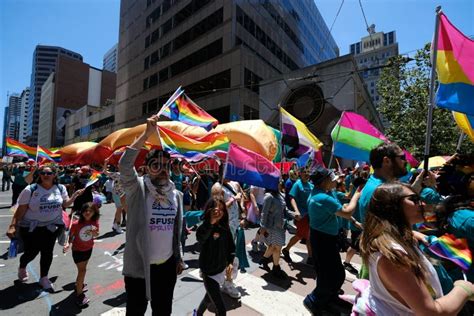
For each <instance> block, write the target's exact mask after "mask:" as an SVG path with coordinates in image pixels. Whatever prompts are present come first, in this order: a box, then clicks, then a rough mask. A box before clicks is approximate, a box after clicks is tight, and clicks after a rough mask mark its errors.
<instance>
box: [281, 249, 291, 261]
mask: <svg viewBox="0 0 474 316" xmlns="http://www.w3.org/2000/svg"><path fill="white" fill-rule="evenodd" d="M281 253H282V254H283V259H285V261H286V262H288V263H293V260H291V257H290V252H289V251H288V249H285V248H283V249H282V250H281Z"/></svg>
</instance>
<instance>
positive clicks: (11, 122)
mask: <svg viewBox="0 0 474 316" xmlns="http://www.w3.org/2000/svg"><path fill="white" fill-rule="evenodd" d="M20 105H21V104H20V95H19V94H18V93H13V94H10V96H9V97H8V126H7V131H6V132H7V134H6V137H9V138H13V139H15V140H18V136H19V134H20V113H21V107H20Z"/></svg>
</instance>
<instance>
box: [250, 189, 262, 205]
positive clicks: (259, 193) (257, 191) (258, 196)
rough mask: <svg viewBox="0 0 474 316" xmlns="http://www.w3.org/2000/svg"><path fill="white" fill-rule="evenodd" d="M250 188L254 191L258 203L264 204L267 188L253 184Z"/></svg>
mask: <svg viewBox="0 0 474 316" xmlns="http://www.w3.org/2000/svg"><path fill="white" fill-rule="evenodd" d="M250 190H251V191H252V192H253V194H254V196H255V201H256V202H257V204H259V205H263V199H264V198H265V189H264V188H260V187H256V186H254V185H252V186H250Z"/></svg>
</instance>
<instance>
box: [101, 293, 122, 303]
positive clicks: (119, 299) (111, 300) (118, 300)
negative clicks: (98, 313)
mask: <svg viewBox="0 0 474 316" xmlns="http://www.w3.org/2000/svg"><path fill="white" fill-rule="evenodd" d="M126 302H127V293H125V292H124V293H122V294H120V295H118V296H116V297H112V298H109V299H108V300H105V301H104V302H103V303H104V304H106V305H109V306H112V307H119V306H122V305H123V304H125V303H126Z"/></svg>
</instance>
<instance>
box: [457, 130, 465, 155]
mask: <svg viewBox="0 0 474 316" xmlns="http://www.w3.org/2000/svg"><path fill="white" fill-rule="evenodd" d="M465 135H466V134H464V132H461V135H459V139H458V145H457V146H456V152H457V153H458V152H459V151H460V150H461V146H462V142H463V140H464V136H465Z"/></svg>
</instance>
